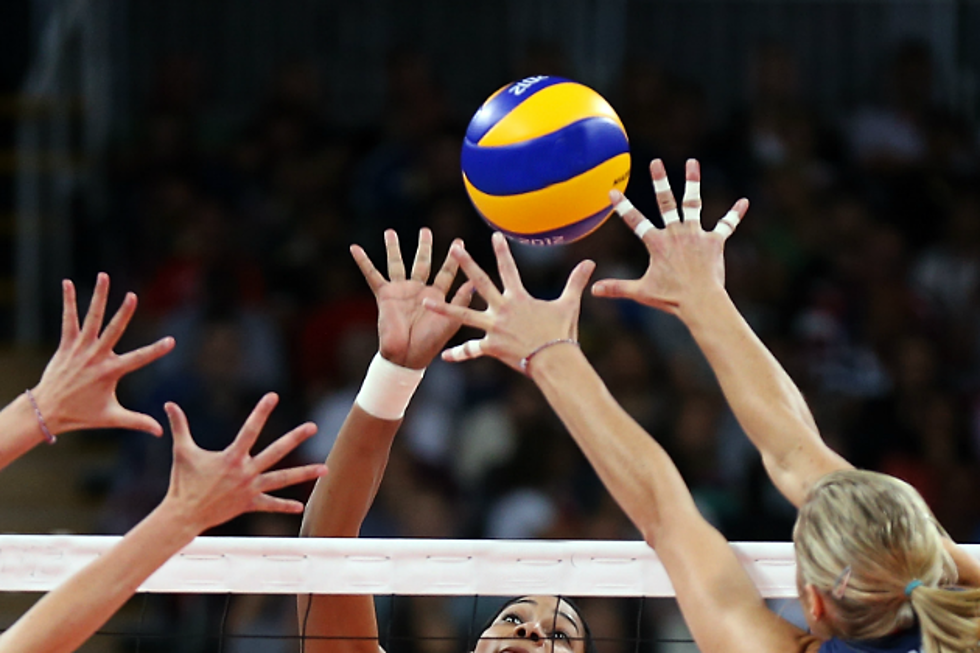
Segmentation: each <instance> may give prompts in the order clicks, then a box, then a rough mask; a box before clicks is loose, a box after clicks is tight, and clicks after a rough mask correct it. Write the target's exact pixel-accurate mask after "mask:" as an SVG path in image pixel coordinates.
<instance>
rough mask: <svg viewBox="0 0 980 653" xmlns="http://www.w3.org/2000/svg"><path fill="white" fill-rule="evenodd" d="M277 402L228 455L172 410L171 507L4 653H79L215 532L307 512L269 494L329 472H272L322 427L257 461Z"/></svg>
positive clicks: (104, 559) (272, 399)
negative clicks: (165, 567) (260, 517)
mask: <svg viewBox="0 0 980 653" xmlns="http://www.w3.org/2000/svg"><path fill="white" fill-rule="evenodd" d="M276 402H277V397H276V396H275V395H266V396H265V397H264V398H263V399H262V400H261V401H260V402H259V404H258V405H257V406H256V407H255V410H253V411H252V414H251V415H250V416H249V418H248V420H247V421H246V422H245V425H244V426H243V427H242V430H241V431H240V432H239V434H238V437H237V438H236V439H235V441H234V442H233V443H232V444H231V445H230V446H229V447H228V448H227V449H225V450H224V451H205V450H203V449H200V448H198V447H197V445H195V444H194V441H193V439H192V438H191V435H190V431H189V429H188V426H187V420H186V418H185V417H184V414H183V412H181V410H180V409H179V408H178V407H177V406H176V405H175V404H168V405H167V407H166V408H167V413H168V416H169V417H170V423H171V430H172V431H173V434H174V463H173V470H172V473H171V478H170V488H169V490H168V492H167V496H166V497H165V498H164V500H163V502H162V503H161V504H160V506H158V507H157V509H156V510H154V511H153V512H152V513H150V515H149V516H148V517H146V519H144V520H143V521H142V522H140V523H139V524H138V525H137V526H136V527H135V528H134V529H133V530H131V531H130V532H129V533H127V534H126V536H125V537H124V538H123V539H122V540H121V541H119V542H118V543H117V544H116V545H115V546H114V547H112V548H111V549H110V550H109V551H107V552H106V553H105V554H104V555H102V556H100V557H99V558H97V559H96V560H94V561H92V562H91V563H89V564H88V565H87V566H86V567H85V568H83V569H82V570H81V571H79V572H78V573H77V574H75V575H74V576H72V577H71V578H69V579H68V580H67V581H65V583H64V584H62V585H61V586H59V587H58V588H57V589H55V590H53V591H51V592H49V593H48V594H46V595H45V596H44V597H43V598H42V599H41V600H40V601H38V602H37V604H36V605H35V606H34V607H32V608H31V609H30V610H29V611H28V612H27V613H26V614H25V615H24V616H23V617H21V618H20V619H19V620H18V621H17V623H15V624H14V625H13V626H11V627H10V629H8V630H7V631H6V632H5V633H4V634H3V635H2V636H0V653H8V652H9V653H15V652H16V653H62V652H65V653H67V652H69V651H74V650H75V649H77V648H78V647H79V646H81V645H82V644H83V643H84V642H85V641H86V640H87V639H88V638H89V637H90V636H91V635H92V634H93V633H94V632H95V631H96V630H98V629H99V628H100V627H101V626H102V625H103V624H104V623H105V622H106V621H107V620H108V619H109V618H110V617H111V616H112V615H113V614H114V613H115V612H116V610H118V609H119V608H120V607H121V606H122V605H123V603H125V602H126V601H127V600H128V599H129V598H130V597H131V596H132V595H133V594H134V593H135V592H136V589H137V588H138V587H139V586H140V584H141V583H142V582H143V581H144V580H146V578H147V577H149V576H150V574H152V573H153V572H154V571H155V570H156V569H157V568H158V567H159V566H160V565H162V564H163V563H164V562H166V561H167V559H169V558H170V556H172V555H174V554H175V553H177V552H178V551H180V549H182V548H183V547H184V546H186V545H187V544H189V543H190V542H191V540H193V539H194V537H196V536H197V535H198V534H199V533H201V532H203V531H204V530H206V529H207V528H210V527H211V526H215V525H217V524H220V523H222V522H225V521H228V520H229V519H232V518H233V517H236V516H238V515H240V514H242V513H245V512H251V511H257V510H259V511H267V512H290V513H297V512H300V511H302V509H303V505H302V504H301V503H299V502H298V501H291V500H287V499H280V498H276V497H272V496H270V495H268V494H267V493H268V492H271V491H274V490H277V489H280V488H283V487H286V486H288V485H293V484H296V483H302V482H305V481H309V480H311V479H313V478H316V477H317V476H320V475H322V474H323V473H324V472H325V471H326V469H325V468H324V466H323V465H307V466H305V467H297V468H291V469H283V470H276V471H272V472H266V471H265V470H267V469H269V467H271V466H273V465H275V464H276V463H278V462H279V461H280V460H282V458H283V457H284V456H285V455H286V454H288V453H289V452H290V451H292V450H293V449H294V448H295V447H296V446H297V445H298V444H299V443H300V442H302V441H303V440H305V439H306V438H308V437H310V436H311V435H313V434H314V433H315V432H316V427H315V426H314V425H313V424H310V423H307V424H304V425H302V426H299V427H297V428H295V429H293V430H292V431H290V432H289V433H287V434H286V435H284V436H283V437H281V438H280V439H278V440H277V441H275V442H274V443H273V444H271V445H270V446H269V447H268V448H266V449H265V450H264V451H262V452H261V453H259V454H257V455H256V456H254V457H253V456H251V455H250V454H249V450H250V449H251V447H252V445H254V444H255V441H256V439H257V438H258V435H259V432H260V431H261V429H262V426H263V425H264V424H265V421H266V419H267V418H268V416H269V413H271V412H272V409H273V408H274V407H275V405H276Z"/></svg>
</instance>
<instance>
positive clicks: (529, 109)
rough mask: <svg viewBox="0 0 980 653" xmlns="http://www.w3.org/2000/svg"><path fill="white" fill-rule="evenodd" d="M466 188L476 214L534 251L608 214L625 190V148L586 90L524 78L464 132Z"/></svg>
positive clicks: (603, 105) (606, 111)
mask: <svg viewBox="0 0 980 653" xmlns="http://www.w3.org/2000/svg"><path fill="white" fill-rule="evenodd" d="M461 159H462V168H463V184H464V185H465V186H466V191H467V193H469V196H470V200H471V201H472V202H473V206H474V207H476V210H477V212H479V214H480V215H481V216H482V217H483V219H484V220H485V221H486V222H487V223H489V224H490V226H491V227H492V228H493V229H495V230H497V231H500V232H502V233H503V234H504V235H506V236H507V237H509V238H511V239H513V240H515V241H518V242H522V243H527V244H531V245H557V244H561V243H568V242H572V241H574V240H578V239H579V238H582V237H584V236H587V235H588V234H590V233H592V232H593V231H595V230H596V229H598V228H599V226H600V225H602V223H603V222H604V221H605V220H606V218H608V217H609V215H610V214H611V213H612V210H613V207H612V205H611V204H610V202H609V191H610V190H611V189H613V188H616V189H618V190H620V191H623V190H625V188H626V184H627V182H628V181H629V174H630V154H629V140H628V139H627V137H626V129H625V128H624V127H623V123H622V121H621V120H620V119H619V116H618V115H616V112H615V111H614V110H613V108H612V106H610V104H609V103H608V102H607V101H606V100H605V98H603V97H602V96H601V95H599V93H597V92H595V91H594V90H592V89H591V88H589V87H588V86H585V85H583V84H579V83H577V82H573V81H571V80H568V79H563V78H561V77H551V76H537V77H528V78H526V79H522V80H520V81H517V82H513V83H511V84H508V85H507V86H504V87H503V88H501V89H500V90H498V91H497V92H496V93H494V94H493V95H491V96H490V97H489V98H488V99H487V101H486V102H484V103H483V105H482V106H481V107H480V108H479V110H478V111H477V112H476V114H475V115H474V116H473V119H472V120H471V121H470V124H469V127H468V128H467V130H466V137H465V139H464V140H463V153H462V157H461Z"/></svg>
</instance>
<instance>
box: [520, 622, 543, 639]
mask: <svg viewBox="0 0 980 653" xmlns="http://www.w3.org/2000/svg"><path fill="white" fill-rule="evenodd" d="M517 636H518V637H520V638H521V639H529V640H531V641H532V642H534V643H535V644H537V643H538V642H541V641H543V640H545V639H546V638H545V634H544V629H543V628H541V624H540V623H538V622H537V621H529V622H527V623H523V624H521V625H519V626H518V627H517Z"/></svg>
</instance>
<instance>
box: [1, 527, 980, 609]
mask: <svg viewBox="0 0 980 653" xmlns="http://www.w3.org/2000/svg"><path fill="white" fill-rule="evenodd" d="M118 540H119V538H118V537H111V536H88V535H83V536H60V535H0V591H7V592H15V591H29V592H30V591H47V590H50V589H52V588H54V587H55V586H57V585H58V584H59V583H61V582H62V581H64V580H65V579H66V578H68V577H69V576H70V575H71V574H73V573H74V572H76V571H77V570H79V569H81V568H82V567H83V566H85V564H87V563H88V562H90V561H91V560H93V559H94V558H95V557H97V556H98V555H99V554H101V553H102V552H103V551H105V550H107V549H108V548H109V547H111V546H112V545H113V544H114V543H115V542H117V541H118ZM731 546H732V548H733V549H734V550H735V552H736V554H737V555H738V557H739V559H740V560H741V561H742V564H743V565H744V566H745V568H746V570H747V571H748V573H749V575H750V576H751V578H752V579H753V581H754V582H755V583H756V586H757V587H758V588H759V591H760V592H761V593H762V595H763V596H765V597H767V598H795V597H796V595H797V590H796V564H795V561H794V557H793V548H792V544H790V543H788V542H774V543H761V542H759V543H733V544H732V545H731ZM966 549H967V550H968V551H969V552H970V553H971V555H973V556H975V557H977V558H980V545H968V546H967V547H966ZM140 591H141V592H166V593H222V594H223V593H235V594H307V593H314V594H398V595H445V596H451V595H455V596H461V595H472V594H477V595H484V596H513V595H524V594H564V595H567V596H654V597H657V596H661V597H663V596H673V595H674V591H673V588H672V587H671V584H670V580H669V579H668V577H667V573H666V571H665V570H664V568H663V565H662V564H661V563H660V560H659V559H658V558H657V555H656V553H654V551H653V550H652V549H650V548H649V547H648V546H647V545H646V544H644V543H643V542H609V541H598V540H578V541H568V540H561V541H559V540H435V539H373V538H359V539H355V538H309V539H307V538H260V537H199V538H197V539H196V540H195V541H194V542H192V543H191V544H190V545H188V546H187V547H186V548H185V549H184V550H183V551H181V552H180V553H179V554H178V555H176V556H174V558H172V559H171V560H170V561H169V562H167V563H166V564H165V565H164V566H163V567H161V568H160V570H159V571H157V573H155V574H154V575H153V576H151V577H150V578H149V579H148V580H147V581H146V582H145V583H144V584H143V585H142V586H141V587H140Z"/></svg>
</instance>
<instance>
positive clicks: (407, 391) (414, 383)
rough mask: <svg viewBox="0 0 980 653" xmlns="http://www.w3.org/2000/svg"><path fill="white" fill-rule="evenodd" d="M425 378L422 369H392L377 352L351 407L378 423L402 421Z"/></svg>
mask: <svg viewBox="0 0 980 653" xmlns="http://www.w3.org/2000/svg"><path fill="white" fill-rule="evenodd" d="M424 375H425V370H424V369H421V370H413V369H411V368H409V367H402V366H401V365H395V364H394V363H392V362H391V361H389V360H385V358H384V357H383V356H382V355H381V352H378V353H377V354H375V355H374V358H373V359H372V360H371V364H370V365H369V366H368V371H367V374H365V375H364V382H363V383H362V384H361V390H360V392H358V393H357V397H356V398H355V399H354V403H355V404H357V405H358V406H360V407H361V409H362V410H364V412H366V413H368V414H369V415H373V416H374V417H377V418H378V419H386V420H396V419H401V418H402V417H404V416H405V409H406V408H408V402H410V401H411V400H412V395H413V394H415V388H417V387H418V386H419V383H420V382H421V381H422V377H423V376H424Z"/></svg>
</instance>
